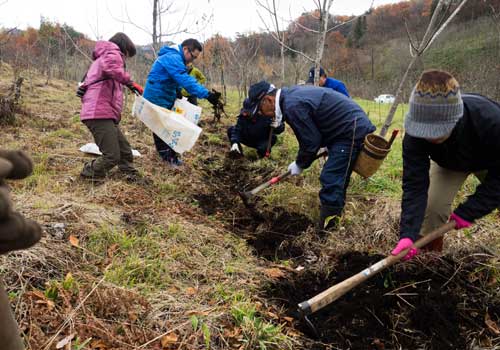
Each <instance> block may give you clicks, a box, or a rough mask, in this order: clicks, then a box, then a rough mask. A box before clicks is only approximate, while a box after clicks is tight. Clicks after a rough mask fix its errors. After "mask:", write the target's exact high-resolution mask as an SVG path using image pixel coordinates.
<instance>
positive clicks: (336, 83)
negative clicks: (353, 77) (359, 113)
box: [306, 67, 351, 97]
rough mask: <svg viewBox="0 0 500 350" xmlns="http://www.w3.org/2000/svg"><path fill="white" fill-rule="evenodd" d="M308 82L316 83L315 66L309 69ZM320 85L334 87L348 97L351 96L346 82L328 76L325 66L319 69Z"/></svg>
mask: <svg viewBox="0 0 500 350" xmlns="http://www.w3.org/2000/svg"><path fill="white" fill-rule="evenodd" d="M306 83H307V84H313V83H314V67H312V68H311V69H310V70H309V79H308V80H307V82H306ZM319 86H321V87H325V88H330V89H333V90H335V91H337V92H340V93H341V94H344V95H346V96H347V97H351V96H350V95H349V91H347V88H346V86H345V84H344V83H343V82H341V81H340V80H337V79H333V78H329V77H327V75H326V72H325V70H324V69H323V67H320V69H319Z"/></svg>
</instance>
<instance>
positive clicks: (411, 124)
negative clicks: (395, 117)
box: [404, 70, 464, 139]
mask: <svg viewBox="0 0 500 350" xmlns="http://www.w3.org/2000/svg"><path fill="white" fill-rule="evenodd" d="M463 112H464V104H463V101H462V96H461V95H460V86H459V85H458V82H457V81H456V79H455V78H454V77H453V76H452V75H451V74H449V73H447V72H444V71H439V70H431V71H427V72H424V73H423V74H422V76H421V77H420V79H419V80H418V82H417V85H415V87H414V88H413V91H412V93H411V96H410V110H409V112H408V113H407V114H406V117H405V121H404V127H405V130H406V132H407V133H408V134H409V135H411V136H414V137H419V138H425V139H437V138H441V137H443V136H446V135H449V134H451V132H452V130H453V128H454V127H455V125H456V124H457V122H458V121H459V120H460V118H462V115H463Z"/></svg>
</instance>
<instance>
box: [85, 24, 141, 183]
mask: <svg viewBox="0 0 500 350" xmlns="http://www.w3.org/2000/svg"><path fill="white" fill-rule="evenodd" d="M135 53H136V49H135V45H134V43H133V42H132V41H131V40H130V38H129V37H128V36H127V35H125V34H124V33H116V34H115V35H113V36H112V37H111V39H109V40H108V41H98V42H97V43H96V44H95V48H94V51H93V53H92V59H93V60H94V61H93V62H92V64H91V66H90V68H89V70H88V71H87V74H86V76H85V78H84V80H83V82H82V84H81V86H80V87H79V89H78V92H77V94H78V96H80V97H81V99H82V109H81V112H80V120H81V121H82V123H83V124H85V125H86V126H87V128H88V129H89V130H90V132H91V133H92V136H93V137H94V140H95V143H96V144H97V146H98V147H99V150H100V151H101V152H102V156H100V157H98V158H97V159H95V160H92V161H90V162H88V163H86V164H85V166H84V167H83V170H82V172H81V174H80V175H81V177H82V178H85V179H90V180H92V181H96V180H97V181H100V180H102V179H104V178H105V177H106V175H107V174H108V172H109V171H110V170H111V169H112V168H113V167H115V166H118V168H119V169H120V171H121V172H122V173H123V174H125V176H126V179H127V180H129V181H136V180H138V179H139V178H140V176H139V173H138V171H137V170H136V169H135V168H134V167H133V165H132V163H133V157H132V148H131V147H130V144H129V142H128V141H127V138H126V137H125V135H124V134H123V133H122V131H121V130H120V128H119V123H120V120H121V112H122V105H123V91H122V89H123V86H127V87H128V88H129V89H130V90H131V91H133V92H134V93H137V94H142V87H141V86H140V85H139V84H136V83H134V82H133V81H132V80H131V79H130V75H129V73H127V72H126V71H125V59H126V58H128V57H133V56H134V55H135Z"/></svg>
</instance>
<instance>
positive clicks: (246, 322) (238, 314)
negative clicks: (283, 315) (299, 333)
mask: <svg viewBox="0 0 500 350" xmlns="http://www.w3.org/2000/svg"><path fill="white" fill-rule="evenodd" d="M231 314H232V316H233V318H234V321H235V324H236V325H237V326H238V327H240V328H241V330H242V335H243V339H242V342H243V344H244V346H243V348H244V349H261V350H266V349H280V350H281V349H289V348H291V341H290V339H288V337H286V336H285V335H284V334H283V333H282V327H281V326H279V325H275V324H273V323H270V322H267V321H265V320H263V319H262V318H261V317H259V316H258V315H257V309H256V307H255V304H253V303H251V302H245V301H240V302H237V303H235V304H234V305H233V307H232V309H231Z"/></svg>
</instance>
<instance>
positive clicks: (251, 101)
mask: <svg viewBox="0 0 500 350" xmlns="http://www.w3.org/2000/svg"><path fill="white" fill-rule="evenodd" d="M274 89H276V87H275V86H274V85H273V84H269V83H268V82H267V81H265V80H262V81H259V82H258V83H255V84H253V85H251V86H250V88H249V89H248V102H247V107H249V108H245V102H243V108H244V109H245V110H246V111H249V112H250V114H251V115H255V114H256V113H257V111H258V109H259V104H260V101H261V100H262V98H263V97H264V96H266V95H267V94H268V93H270V92H271V91H273V90H274ZM245 100H247V99H245Z"/></svg>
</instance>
